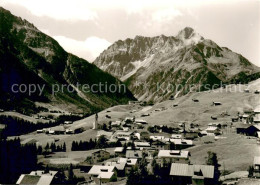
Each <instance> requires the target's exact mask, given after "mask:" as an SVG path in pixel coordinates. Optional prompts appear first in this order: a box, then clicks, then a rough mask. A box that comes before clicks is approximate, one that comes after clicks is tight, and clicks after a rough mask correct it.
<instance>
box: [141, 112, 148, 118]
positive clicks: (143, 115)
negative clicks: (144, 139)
mask: <svg viewBox="0 0 260 185" xmlns="http://www.w3.org/2000/svg"><path fill="white" fill-rule="evenodd" d="M147 116H150V114H149V113H144V114H142V115H141V117H147Z"/></svg>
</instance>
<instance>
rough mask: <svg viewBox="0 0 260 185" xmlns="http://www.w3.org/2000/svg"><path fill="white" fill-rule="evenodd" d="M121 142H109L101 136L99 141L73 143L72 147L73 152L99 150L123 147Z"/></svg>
mask: <svg viewBox="0 0 260 185" xmlns="http://www.w3.org/2000/svg"><path fill="white" fill-rule="evenodd" d="M121 146H122V144H121V142H120V141H116V142H108V141H107V139H106V137H105V136H104V135H102V136H100V137H99V138H98V140H96V139H95V140H92V139H90V140H89V141H81V140H80V141H73V142H72V145H71V151H85V150H92V149H99V148H110V147H121Z"/></svg>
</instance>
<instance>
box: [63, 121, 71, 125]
mask: <svg viewBox="0 0 260 185" xmlns="http://www.w3.org/2000/svg"><path fill="white" fill-rule="evenodd" d="M72 123H73V122H72V121H64V124H65V125H70V124H72Z"/></svg>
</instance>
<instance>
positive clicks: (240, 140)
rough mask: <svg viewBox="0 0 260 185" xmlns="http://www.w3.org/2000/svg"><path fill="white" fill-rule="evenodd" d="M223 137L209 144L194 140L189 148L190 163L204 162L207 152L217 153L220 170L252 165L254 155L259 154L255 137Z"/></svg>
mask: <svg viewBox="0 0 260 185" xmlns="http://www.w3.org/2000/svg"><path fill="white" fill-rule="evenodd" d="M224 137H226V138H224V139H219V140H217V141H215V142H214V143H211V144H202V143H201V142H200V141H197V142H195V145H196V146H194V147H192V148H189V149H187V150H189V151H190V152H191V163H192V164H205V161H206V160H205V159H206V157H207V152H208V151H212V152H215V153H217V157H218V159H219V164H220V165H221V167H220V170H224V168H225V170H227V171H230V172H233V171H246V170H247V169H248V167H249V166H250V165H253V162H254V156H258V155H259V154H260V145H258V144H257V143H256V139H247V137H246V136H243V135H237V134H235V133H234V134H232V133H231V134H226V135H224Z"/></svg>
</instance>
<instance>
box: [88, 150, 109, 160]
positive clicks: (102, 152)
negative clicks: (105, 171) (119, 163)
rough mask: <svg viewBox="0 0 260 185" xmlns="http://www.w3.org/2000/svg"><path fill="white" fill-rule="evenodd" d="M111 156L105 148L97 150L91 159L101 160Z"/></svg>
mask: <svg viewBox="0 0 260 185" xmlns="http://www.w3.org/2000/svg"><path fill="white" fill-rule="evenodd" d="M109 158H110V153H109V152H108V151H106V150H104V149H101V150H98V151H95V152H93V153H92V154H91V159H92V162H93V163H97V162H101V161H104V160H106V159H109Z"/></svg>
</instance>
